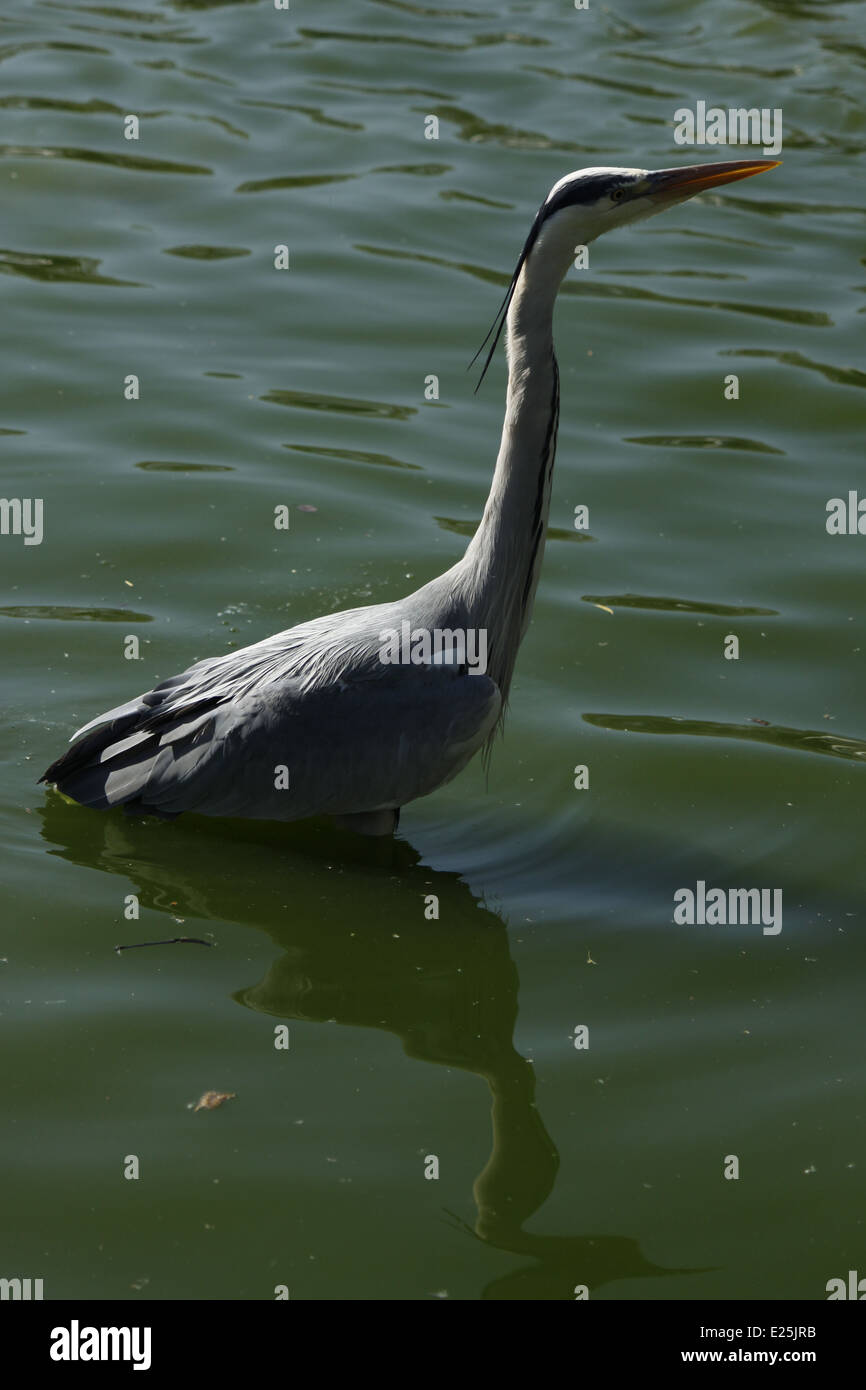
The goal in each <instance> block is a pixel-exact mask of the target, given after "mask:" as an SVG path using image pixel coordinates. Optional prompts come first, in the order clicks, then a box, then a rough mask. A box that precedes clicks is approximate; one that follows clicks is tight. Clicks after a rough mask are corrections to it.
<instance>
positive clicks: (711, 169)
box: [476, 159, 780, 389]
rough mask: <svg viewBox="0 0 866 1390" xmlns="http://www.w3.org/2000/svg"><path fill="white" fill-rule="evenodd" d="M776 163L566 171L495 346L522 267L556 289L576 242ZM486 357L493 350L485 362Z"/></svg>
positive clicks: (536, 225) (531, 240)
mask: <svg viewBox="0 0 866 1390" xmlns="http://www.w3.org/2000/svg"><path fill="white" fill-rule="evenodd" d="M779 163H780V161H779V160H778V159H734V160H728V161H725V162H723V163H716V164H686V165H683V166H682V167H681V168H679V169H613V168H593V169H577V170H575V172H574V173H572V174H566V175H565V178H562V179H560V180H559V182H558V183H555V184H554V185H553V187H552V188H551V190H550V192H549V193H548V195H547V197H546V198H545V200H544V202H543V203H542V204H541V207H540V208H539V209H538V212H537V214H536V217H535V221H534V222H533V224H532V227H531V228H530V231H529V236H528V237H527V238H526V242H525V244H524V247H523V250H522V251H521V253H520V259H519V260H518V262H517V266H516V268H515V271H514V275H513V276H512V279H511V284H510V286H509V289H508V292H507V294H506V296H505V299H504V301H503V304H502V307H501V309H500V314H499V315H497V320H496V322H495V323H494V330H495V338H494V343H493V347H494V348H495V346H496V339H498V337H499V333H500V332H501V330H502V327H503V326H504V323H505V319H506V316H507V314H508V309H509V306H510V304H511V301H512V299H513V298H514V294H515V291H516V289H517V285H518V281H519V280H520V275H521V272H522V270H523V268H524V266H526V269H527V273H528V275H529V276H530V277H531V279H532V280H533V281H534V284H535V286H536V287H537V288H538V289H539V290H541V289H542V287H543V286H545V285H546V287H547V288H548V289H549V290H551V289H552V291H553V293H555V291H556V288H557V287H558V285H559V282H560V281H561V280H562V278H563V276H564V275H565V273H566V271H567V270H568V269H569V267H570V265H571V264H572V263H573V260H574V256H575V253H576V250H577V248H578V247H580V246H586V245H588V244H589V242H591V241H595V240H596V238H597V237H600V236H602V235H603V234H604V233H605V232H610V231H613V230H614V228H615V227H625V226H628V224H629V223H630V222H637V221H639V220H640V219H641V218H644V217H654V216H655V214H656V213H657V212H664V211H665V210H666V209H667V208H672V207H676V206H677V204H678V203H684V202H685V201H686V199H687V198H693V197H694V196H695V194H696V193H704V192H706V191H707V190H708V189H712V188H719V187H720V186H721V185H722V184H725V183H733V182H734V181H735V180H737V179H748V178H751V176H752V175H753V174H761V173H763V172H764V170H765V169H775V168H776V166H777V165H778V164H779ZM491 332H493V330H491ZM489 336H490V335H488V339H485V344H486V342H487V341H488V340H489ZM485 344H482V347H483V346H485ZM476 355H477V354H476ZM490 356H492V349H491V353H490V355H489V356H488V358H487V362H488V363H489V361H490ZM484 370H485V371H486V370H487V367H486V365H485V368H484ZM482 377H483V372H482ZM479 384H480V383H479ZM476 389H477V388H476Z"/></svg>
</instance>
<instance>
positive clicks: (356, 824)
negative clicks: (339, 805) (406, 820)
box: [333, 808, 400, 835]
mask: <svg viewBox="0 0 866 1390" xmlns="http://www.w3.org/2000/svg"><path fill="white" fill-rule="evenodd" d="M333 820H334V824H335V825H338V826H339V827H340V829H341V830H354V832H355V834H356V835H393V834H394V831H395V830H396V829H397V825H398V823H399V820H400V811H399V808H398V809H397V810H396V811H356V812H355V813H354V814H353V815H350V816H334V817H333Z"/></svg>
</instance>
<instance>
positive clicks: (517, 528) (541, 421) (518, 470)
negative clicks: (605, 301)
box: [463, 256, 562, 697]
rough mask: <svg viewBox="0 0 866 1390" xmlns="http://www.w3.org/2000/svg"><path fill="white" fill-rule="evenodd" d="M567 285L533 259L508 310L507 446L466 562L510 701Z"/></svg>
mask: <svg viewBox="0 0 866 1390" xmlns="http://www.w3.org/2000/svg"><path fill="white" fill-rule="evenodd" d="M533 262H535V264H533ZM561 279H562V275H561V274H560V273H555V272H554V271H553V269H552V268H551V266H550V264H549V263H547V264H545V263H544V262H543V261H541V262H540V263H539V260H538V258H535V257H534V256H530V258H529V260H528V261H527V262H526V264H525V265H524V268H523V270H522V272H521V275H520V279H519V281H518V283H517V288H516V290H515V293H514V297H513V299H512V301H511V307H510V309H509V311H508V322H507V350H508V392H507V396H506V403H505V421H504V423H503V426H502V440H501V443H500V445H499V455H498V457H497V460H496V469H495V472H494V474H493V483H492V486H491V488H490V495H489V497H488V498H487V505H486V507H485V508H484V515H483V517H482V519H481V524H480V526H479V527H478V530H477V531H476V533H475V535H474V537H473V539H472V541H471V542H470V544H469V547H468V549H467V551H466V554H465V556H464V560H463V565H464V566H465V574H466V578H467V581H468V591H469V593H470V594H471V596H472V608H473V610H474V612H475V613H476V614H477V615H478V619H479V625H481V624H482V623H483V625H485V626H486V627H487V629H488V637H487V643H488V668H487V669H488V673H489V674H490V675H491V676H492V678H493V679H494V680H495V681H496V683H497V685H498V686H499V687H500V690H501V691H502V694H503V697H504V696H505V695H506V694H507V692H508V686H509V684H510V682H511V673H512V670H513V668H514V661H515V658H516V656H517V648H518V646H519V644H520V641H521V638H522V637H523V634H524V633H525V631H526V628H527V627H528V625H529V619H530V616H531V613H532V604H533V600H534V598H535V590H536V587H537V585H538V577H539V573H540V570H541V561H542V557H543V554H544V541H545V535H546V531H547V516H548V510H549V507H550V486H551V477H552V474H553V459H554V454H555V451H556V430H557V425H558V422H559V373H558V371H557V366H556V358H555V356H554V352H553V305H554V300H555V299H556V292H557V290H558V288H559V284H560V281H561Z"/></svg>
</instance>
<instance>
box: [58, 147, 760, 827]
mask: <svg viewBox="0 0 866 1390" xmlns="http://www.w3.org/2000/svg"><path fill="white" fill-rule="evenodd" d="M778 163H779V161H778V160H766V159H747V160H734V161H729V162H725V163H715V164H696V165H689V166H686V167H681V168H678V169H662V170H655V171H649V170H646V169H619V168H591V169H581V170H578V171H576V172H575V173H571V174H567V175H566V176H565V178H562V179H560V180H559V182H558V183H556V184H555V185H554V187H553V188H552V189H551V191H550V193H549V194H548V195H547V197H546V198H545V200H544V202H543V203H542V205H541V207H540V208H539V210H538V213H537V215H536V217H535V220H534V222H533V224H532V227H531V228H530V231H529V235H528V237H527V239H526V242H525V244H524V246H523V250H522V251H521V253H520V257H519V259H518V262H517V266H516V268H515V271H514V274H513V276H512V278H511V282H510V285H509V287H508V291H507V293H506V295H505V298H504V300H503V302H502V305H501V306H500V310H499V313H498V314H497V317H496V320H495V322H494V324H493V327H492V328H491V330H490V333H489V334H488V336H487V338H486V339H485V341H484V344H482V348H483V347H485V346H486V345H487V343H488V342H489V341H490V340H491V338H492V342H490V347H489V350H488V354H487V357H486V360H485V363H484V368H483V371H482V376H483V373H484V372H486V370H487V367H488V366H489V364H490V359H491V357H492V355H493V352H494V351H495V348H496V344H497V342H498V340H499V337H500V334H501V333H502V330H503V327H504V328H505V329H506V347H507V362H508V386H507V394H506V405H505V419H504V423H503V426H502V438H501V442H500V446H499V454H498V456H497V459H496V466H495V469H494V474H493V482H492V485H491V488H490V494H489V496H488V498H487V503H486V506H485V508H484V514H483V516H482V519H481V523H480V525H479V526H478V529H477V531H476V532H475V535H474V536H473V538H472V540H471V541H470V543H469V545H468V547H467V549H466V552H465V554H464V555H463V557H462V559H460V560H458V562H457V563H456V564H455V565H453V566H452V567H451V569H449V570H447V571H446V573H445V574H442V575H439V576H438V578H436V579H433V580H431V581H430V582H429V583H428V584H425V585H423V586H422V587H421V588H420V589H417V590H416V591H415V592H414V593H412V594H409V595H408V596H407V597H406V598H402V599H399V600H397V601H396V602H392V603H380V604H373V605H370V606H368V607H364V608H354V609H351V610H349V611H347V612H343V613H330V614H327V615H325V616H323V617H320V618H314V619H313V620H312V621H311V622H306V623H301V624H299V625H298V626H296V627H292V628H289V629H288V630H287V631H285V632H280V633H277V634H276V635H275V636H273V637H268V638H265V640H264V641H261V642H256V643H254V644H253V645H252V646H248V647H244V648H243V649H242V650H240V651H234V652H229V653H227V654H225V655H223V656H215V657H209V658H207V659H205V660H203V661H198V662H196V663H195V665H193V666H191V667H189V669H188V670H186V671H183V672H181V673H180V674H179V675H176V676H172V677H171V678H170V679H168V680H165V681H162V682H161V684H159V685H157V686H156V687H155V688H154V689H153V690H149V691H147V692H146V693H145V694H143V695H140V696H138V697H137V698H136V699H134V700H130V701H129V703H127V704H124V705H120V706H118V707H117V708H116V709H112V710H109V711H108V712H107V713H105V714H101V715H99V716H98V717H97V718H96V719H93V720H91V721H90V723H88V724H85V725H84V727H83V728H82V729H79V730H78V732H77V733H76V734H74V735H73V738H72V740H71V747H70V748H69V749H68V750H67V752H66V753H64V754H63V755H62V756H61V757H60V758H58V759H57V760H56V762H54V763H52V764H51V766H50V767H49V768H48V769H47V771H46V772H45V773H44V775H43V777H42V778H41V779H40V780H42V781H48V782H54V783H55V784H56V786H57V787H58V789H59V790H60V791H61V792H63V793H65V794H66V795H67V796H69V797H71V798H72V799H73V800H75V801H78V802H80V803H81V804H82V805H84V806H90V807H94V808H97V809H100V810H105V809H107V808H110V807H113V806H118V805H124V806H125V807H126V809H127V810H128V811H131V812H137V813H142V814H151V815H157V816H162V817H166V818H172V817H174V816H177V815H180V814H181V813H182V812H184V811H190V812H196V813H198V814H200V815H205V816H237V817H245V818H250V819H259V820H278V821H293V820H300V819H304V818H306V817H309V816H317V815H330V816H333V817H334V818H335V819H336V821H337V822H338V824H341V825H344V826H346V827H348V828H350V829H353V830H356V831H359V832H361V833H363V834H370V835H386V834H390V833H392V832H393V830H394V829H395V828H396V825H397V821H398V818H399V813H400V808H401V807H402V806H405V805H406V803H407V802H410V801H414V800H416V799H417V798H418V797H421V796H426V795H428V794H429V793H430V792H432V791H435V790H436V789H437V788H438V787H441V786H442V785H444V783H446V782H449V781H450V780H451V779H452V778H453V777H455V776H456V775H457V773H459V772H460V771H461V770H462V769H463V768H464V767H465V766H466V764H467V763H468V762H469V760H470V759H471V758H472V757H473V756H474V755H475V754H476V753H477V752H478V751H479V750H480V749H481V748H482V747H483V746H484V745H485V744H487V745H488V747H489V743H490V740H491V739H492V738H493V736H494V734H495V732H496V730H497V727H498V726H499V725H500V723H501V721H502V719H503V716H504V712H505V706H506V701H507V698H508V691H509V687H510V685H511V678H512V673H513V671H514V664H515V660H516V657H517V650H518V647H519V646H520V643H521V640H522V639H523V636H524V634H525V632H526V629H527V627H528V625H529V620H530V616H531V613H532V607H533V601H534V598H535V591H536V588H537V586H538V579H539V573H540V570H541V561H542V555H543V552H544V541H545V535H546V528H547V517H548V511H549V507H550V489H551V476H552V473H553V460H554V453H555V449H556V433H557V424H558V418H559V375H558V370H557V365H556V357H555V355H554V350H553V307H554V301H555V299H556V295H557V291H558V289H559V286H560V284H561V282H562V280H563V279H564V277H565V274H566V272H567V271H568V269H569V268H570V266H571V265H572V261H573V258H574V254H575V248H576V247H578V246H586V245H588V244H589V243H590V242H591V241H594V240H595V239H596V238H597V237H599V236H601V235H602V234H603V233H605V232H608V231H611V230H613V229H614V228H615V227H621V226H624V225H626V224H628V223H630V222H635V221H637V220H638V219H640V218H643V217H649V216H652V215H653V214H655V213H657V212H662V211H664V210H665V209H666V208H669V207H674V206H675V205H676V204H678V203H681V202H683V201H685V199H687V198H691V197H692V196H693V195H694V194H696V193H702V192H703V191H704V190H705V189H708V188H715V187H718V186H719V185H721V184H725V183H731V182H733V181H734V180H736V179H744V178H748V177H749V176H750V175H752V174H758V173H761V172H762V171H763V170H765V169H772V168H775V167H776V165H777V164H778ZM395 633H401V634H404V635H406V634H408V636H409V642H408V643H407V642H405V641H403V642H402V643H401V645H400V648H399V654H398V653H397V648H392V647H389V646H388V642H390V640H391V639H390V638H388V639H387V641H386V639H385V635H386V634H395ZM429 634H441V635H442V639H441V641H439V642H438V645H437V643H436V641H434V642H433V643H432V644H431V643H430V641H429V640H426V641H425V640H424V639H425V637H428V639H429ZM467 634H476V635H478V634H483V637H484V644H483V645H484V648H485V660H484V662H483V669H481V667H482V663H481V662H476V663H475V664H473V665H472V666H470V664H469V662H468V660H467V650H468V648H467V641H468V638H467ZM416 636H417V640H416Z"/></svg>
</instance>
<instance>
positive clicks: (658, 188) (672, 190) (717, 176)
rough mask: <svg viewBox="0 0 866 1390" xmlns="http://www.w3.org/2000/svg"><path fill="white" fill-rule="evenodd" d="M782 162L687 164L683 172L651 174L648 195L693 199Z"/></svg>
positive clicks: (677, 170) (729, 161) (775, 166)
mask: <svg viewBox="0 0 866 1390" xmlns="http://www.w3.org/2000/svg"><path fill="white" fill-rule="evenodd" d="M781 162H782V161H781V160H780V159H731V160H726V161H725V162H724V163H721V164H686V165H684V166H683V167H682V168H681V169H659V170H657V171H656V172H654V173H651V174H650V175H649V188H648V190H647V192H648V193H649V195H650V197H658V198H659V199H660V200H663V201H665V202H667V201H668V199H670V200H671V201H672V202H673V201H674V200H678V199H681V198H691V197H693V196H694V194H695V193H703V192H704V191H705V189H707V188H716V187H718V186H719V185H720V184H723V183H734V182H735V181H736V180H737V179H750V178H751V177H752V175H753V174H763V173H764V172H765V170H767V169H775V168H777V167H778V165H780V164H781Z"/></svg>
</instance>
